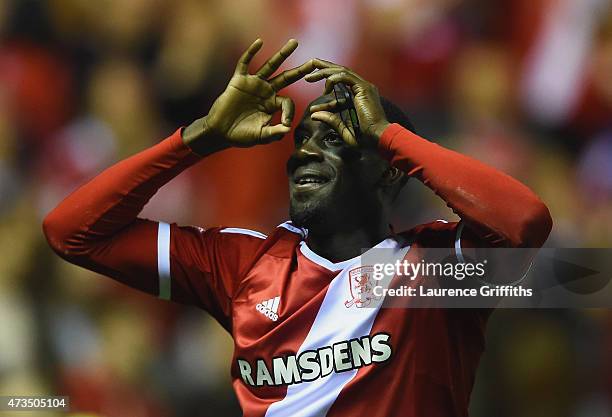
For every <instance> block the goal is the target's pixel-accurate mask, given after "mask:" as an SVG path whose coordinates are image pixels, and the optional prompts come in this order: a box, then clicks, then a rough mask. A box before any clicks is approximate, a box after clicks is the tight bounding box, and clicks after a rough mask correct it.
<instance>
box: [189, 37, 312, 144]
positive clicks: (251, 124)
mask: <svg viewBox="0 0 612 417" xmlns="http://www.w3.org/2000/svg"><path fill="white" fill-rule="evenodd" d="M262 45H263V41H262V40H261V39H257V40H256V41H255V42H253V43H252V44H251V46H249V48H248V49H247V50H246V51H245V52H244V53H243V54H242V56H241V57H240V59H239V60H238V64H237V65H236V69H235V71H234V75H233V76H232V78H231V79H230V82H229V84H228V86H227V88H226V89H225V91H224V92H223V93H222V94H221V95H220V96H219V97H218V98H217V100H215V102H214V104H213V105H212V107H211V109H210V111H209V113H208V115H207V116H205V117H203V118H201V119H198V120H196V121H195V122H194V123H192V124H191V125H190V126H189V127H188V128H187V129H186V130H185V132H184V133H183V140H184V142H185V143H186V144H187V145H188V146H190V147H191V148H192V149H193V150H194V151H196V152H197V153H199V154H201V155H207V154H209V153H211V152H214V151H217V150H220V149H223V148H226V147H230V146H235V147H250V146H254V145H259V144H264V143H270V142H273V141H276V140H280V139H282V137H283V136H284V135H285V134H286V133H288V132H289V130H291V122H292V120H293V116H294V112H295V106H294V104H293V101H291V99H290V98H288V97H283V96H279V95H277V93H278V91H279V90H281V89H283V88H285V87H287V86H288V85H290V84H292V83H294V82H296V81H297V80H299V79H300V78H302V77H304V76H305V75H306V74H308V73H310V72H312V71H313V70H314V69H315V67H314V61H313V60H311V61H308V62H306V63H304V64H302V65H300V66H299V67H296V68H293V69H290V70H287V71H284V72H282V73H280V74H278V75H276V76H274V77H272V78H270V77H271V76H272V74H274V72H275V71H276V70H277V69H278V68H279V67H280V66H281V65H282V63H283V62H284V61H285V60H286V59H287V57H289V55H291V53H293V51H295V49H296V48H297V46H298V43H297V41H296V40H295V39H290V40H289V41H288V42H287V43H286V44H285V45H284V46H283V47H282V48H281V49H280V50H279V51H278V52H277V53H276V54H274V55H273V56H272V57H271V58H270V59H268V60H267V61H266V62H265V63H264V64H263V65H262V66H261V67H260V68H259V69H258V70H257V71H256V72H255V74H249V64H250V63H251V61H252V59H253V57H254V56H255V54H257V52H258V51H259V50H260V49H261V47H262ZM277 111H281V123H280V124H276V125H271V121H272V117H273V114H274V113H276V112H277Z"/></svg>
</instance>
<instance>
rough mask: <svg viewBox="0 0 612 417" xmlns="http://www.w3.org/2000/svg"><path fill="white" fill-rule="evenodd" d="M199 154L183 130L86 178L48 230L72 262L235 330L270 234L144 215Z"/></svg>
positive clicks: (61, 206) (55, 213) (56, 247)
mask: <svg viewBox="0 0 612 417" xmlns="http://www.w3.org/2000/svg"><path fill="white" fill-rule="evenodd" d="M198 160H200V157H199V156H198V155H196V154H194V153H193V152H191V150H190V149H189V148H188V147H187V146H185V145H184V144H183V141H182V139H181V135H180V131H177V132H176V133H174V134H173V135H172V136H170V137H169V138H167V139H165V140H164V141H162V142H160V143H159V144H157V145H155V146H153V147H151V148H149V149H147V150H145V151H143V152H140V153H138V154H136V155H134V156H132V157H130V158H127V159H125V160H123V161H121V162H119V163H117V164H116V165H114V166H112V167H110V168H108V169H106V170H105V171H103V172H102V173H101V174H99V175H98V176H97V177H95V178H94V179H93V180H91V181H89V182H88V183H86V184H85V185H83V186H81V187H80V188H79V189H77V190H76V191H75V192H73V193H72V194H71V195H70V196H68V197H67V198H66V199H65V200H64V201H62V202H61V203H60V204H59V205H58V206H57V207H56V208H55V209H54V210H53V211H52V212H51V213H49V215H47V217H46V218H45V220H44V222H43V230H44V233H45V235H46V237H47V240H48V242H49V245H50V246H51V247H52V248H53V250H55V252H57V253H58V254H59V255H60V256H61V257H62V258H64V259H66V260H67V261H68V262H71V263H74V264H77V265H80V266H82V267H84V268H87V269H90V270H92V271H96V272H99V273H101V274H104V275H106V276H109V277H111V278H113V279H115V280H117V281H119V282H122V283H124V284H126V285H128V286H130V287H132V288H135V289H138V290H141V291H144V292H147V293H149V294H153V295H156V296H159V297H160V298H162V299H167V300H173V301H177V302H180V303H185V304H193V305H197V306H199V307H201V308H203V309H205V310H207V311H208V312H210V313H211V314H212V315H213V316H214V317H215V318H216V319H217V320H218V321H219V322H220V323H221V324H222V325H223V326H224V327H225V328H226V329H228V330H230V329H231V299H232V297H233V294H234V290H235V288H236V287H237V285H238V282H239V280H240V278H241V276H242V272H243V270H244V269H245V268H246V266H248V264H249V262H250V260H251V255H252V254H254V253H255V252H256V251H257V249H258V248H259V246H260V245H261V243H262V242H263V237H262V236H260V235H258V234H256V233H247V234H244V233H236V232H235V229H231V228H230V229H222V228H211V229H207V230H205V229H203V228H200V227H191V226H186V227H185V226H183V227H181V226H177V225H176V224H167V223H162V222H156V221H152V220H147V219H142V218H138V217H137V216H138V213H139V212H140V211H141V210H142V208H143V207H144V205H145V204H146V203H147V202H148V201H149V199H150V198H151V197H152V196H153V195H154V194H155V192H156V191H157V190H158V189H159V188H160V187H161V186H163V185H164V184H166V183H167V182H168V181H170V180H171V179H172V178H174V177H176V176H177V175H178V174H180V173H181V172H182V171H184V170H185V169H186V168H188V167H189V166H191V165H193V164H194V163H195V162H197V161H198ZM177 204H180V202H177Z"/></svg>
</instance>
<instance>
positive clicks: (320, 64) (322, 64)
mask: <svg viewBox="0 0 612 417" xmlns="http://www.w3.org/2000/svg"><path fill="white" fill-rule="evenodd" d="M314 66H315V68H318V69H323V68H344V67H343V66H342V65H339V64H336V63H334V62H331V61H326V60H324V59H321V58H315V59H314Z"/></svg>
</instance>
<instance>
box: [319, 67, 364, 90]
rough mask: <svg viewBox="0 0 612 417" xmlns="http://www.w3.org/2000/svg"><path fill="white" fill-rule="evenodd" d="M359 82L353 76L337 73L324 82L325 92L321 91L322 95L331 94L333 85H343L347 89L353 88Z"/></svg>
mask: <svg viewBox="0 0 612 417" xmlns="http://www.w3.org/2000/svg"><path fill="white" fill-rule="evenodd" d="M360 81H361V80H360V79H359V78H358V77H357V76H356V75H355V74H352V73H348V72H346V71H341V72H338V73H336V74H333V75H330V76H329V77H327V80H325V90H324V91H323V94H329V93H331V92H332V90H333V89H334V85H336V84H338V83H343V84H346V85H347V86H348V87H353V86H354V85H355V84H357V83H358V82H360Z"/></svg>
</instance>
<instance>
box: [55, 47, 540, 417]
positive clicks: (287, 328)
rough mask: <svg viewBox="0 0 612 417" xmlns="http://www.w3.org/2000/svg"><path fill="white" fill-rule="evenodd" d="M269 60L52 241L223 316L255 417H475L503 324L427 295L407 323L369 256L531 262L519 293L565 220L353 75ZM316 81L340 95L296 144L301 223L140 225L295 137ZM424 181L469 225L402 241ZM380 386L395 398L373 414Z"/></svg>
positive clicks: (291, 183) (116, 173) (290, 168)
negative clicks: (238, 153) (494, 327)
mask: <svg viewBox="0 0 612 417" xmlns="http://www.w3.org/2000/svg"><path fill="white" fill-rule="evenodd" d="M261 46H262V41H261V40H259V39H258V40H256V41H255V42H254V43H253V44H252V45H251V46H250V47H249V48H248V49H247V50H246V52H244V54H243V55H242V57H241V58H240V60H239V61H238V64H237V66H236V69H235V71H234V74H233V76H232V77H231V80H230V81H229V84H228V86H227V88H226V89H225V91H224V92H223V93H222V94H221V95H220V96H219V97H218V98H217V100H216V101H215V102H214V104H213V105H212V107H211V109H210V111H209V113H208V114H207V115H206V116H204V117H202V118H200V119H198V120H196V121H194V122H193V123H192V124H191V125H190V126H188V127H187V128H186V129H178V130H177V131H176V132H175V133H174V134H172V135H171V136H170V137H168V138H167V139H165V140H163V141H161V142H159V143H157V144H156V145H154V146H152V147H151V148H149V149H146V150H144V151H142V152H140V153H138V154H136V155H134V156H131V157H130V158H127V159H125V160H123V161H121V162H119V163H117V164H116V165H114V166H112V167H110V168H108V169H106V170H105V171H104V172H102V173H101V174H99V175H98V176H96V177H95V178H94V179H92V180H91V181H89V182H88V183H87V184H85V185H83V186H82V187H81V188H79V189H78V190H76V191H75V192H74V193H73V194H72V195H70V196H69V197H68V198H66V199H65V200H64V201H63V202H62V203H60V204H59V205H58V206H57V208H55V210H53V211H52V212H51V213H50V214H49V215H48V216H47V217H46V219H45V221H44V225H43V228H44V231H45V235H46V237H47V240H48V242H49V244H50V245H51V247H52V248H53V249H54V250H55V251H56V253H57V254H58V255H60V256H61V257H62V258H64V259H66V260H68V261H69V262H72V263H74V264H77V265H81V266H83V267H85V268H88V269H90V270H92V271H96V272H100V273H103V274H105V275H108V276H109V277H111V278H113V279H115V280H117V281H119V282H122V283H125V284H127V285H129V286H131V287H133V288H136V289H138V290H141V291H144V292H147V293H149V294H153V295H155V296H158V297H159V298H161V299H164V300H171V301H175V302H178V303H183V304H191V305H196V306H198V307H200V308H202V309H204V310H206V311H207V312H209V313H210V314H211V315H212V316H213V317H214V318H215V319H216V320H217V321H218V322H219V323H220V324H221V325H222V326H223V327H224V328H225V329H226V330H227V331H228V332H229V333H230V335H231V336H232V338H233V340H234V356H233V358H234V359H233V361H232V364H231V374H232V378H233V386H234V388H235V390H236V394H237V398H238V400H239V402H240V404H241V406H242V410H243V415H244V416H245V417H260V416H263V415H265V416H267V417H280V416H289V415H291V416H293V415H297V414H299V415H300V416H305V417H315V416H329V417H335V416H347V415H351V416H353V415H359V416H365V415H367V416H372V417H421V416H425V415H427V416H432V415H435V416H444V417H451V416H452V417H465V416H467V415H468V403H469V398H470V393H471V389H472V385H473V383H474V379H475V377H476V369H477V366H478V363H479V359H480V354H481V353H482V351H483V350H484V340H485V337H484V336H485V335H484V330H485V327H484V326H485V323H486V321H487V319H488V316H489V314H490V311H491V309H490V308H481V309H479V308H473V309H457V311H449V310H450V309H446V308H441V307H443V306H438V301H437V300H436V302H435V304H434V305H436V306H438V307H440V308H431V309H430V308H420V307H423V304H421V302H419V303H417V301H415V300H416V298H412V297H404V298H403V299H396V300H393V304H391V305H393V306H394V307H400V306H405V307H406V308H392V309H384V308H383V304H382V303H383V301H386V300H385V299H384V298H385V297H386V295H382V296H380V295H379V294H381V293H380V292H379V293H377V292H376V290H375V288H376V287H380V285H379V283H378V282H377V280H375V279H374V278H373V277H372V272H371V271H372V270H373V269H374V267H372V266H371V264H370V265H368V264H364V265H362V264H361V263H362V262H363V259H372V257H369V258H365V257H362V256H360V255H363V254H364V248H365V249H369V248H376V249H377V250H382V251H383V252H384V257H383V259H387V261H384V262H388V260H389V259H393V260H396V261H397V262H398V264H399V262H400V261H401V260H404V261H406V259H409V260H410V262H411V263H415V264H421V263H423V264H424V262H425V260H426V259H427V260H429V258H431V256H430V255H429V253H430V249H431V248H436V249H437V250H439V251H440V252H437V253H439V254H440V259H441V260H443V261H444V262H445V264H444V265H446V264H448V263H457V264H459V263H460V264H462V265H463V264H464V263H465V259H472V258H473V259H476V257H477V255H478V252H476V251H475V248H498V247H504V248H508V247H510V248H528V249H531V250H530V251H524V252H521V256H517V257H512V259H510V260H509V261H508V262H506V263H503V264H501V263H500V264H499V268H500V269H501V270H504V271H513V272H516V275H517V277H519V278H520V277H522V276H524V274H525V270H526V269H527V267H528V265H529V264H530V262H531V259H532V256H533V254H535V252H536V251H537V249H538V248H539V247H541V246H542V244H543V243H544V241H545V240H546V238H547V236H548V233H549V232H550V228H551V218H550V214H549V213H548V209H547V208H546V206H545V205H544V203H542V201H540V200H539V198H538V197H537V196H536V195H535V194H534V193H533V192H532V191H531V190H529V189H528V188H527V187H526V186H524V185H523V184H521V183H519V182H518V181H516V180H514V179H512V178H511V177H509V176H507V175H505V174H503V173H501V172H499V171H497V170H495V169H494V168H492V167H489V166H487V165H485V164H483V163H481V162H478V161H476V160H474V159H472V158H469V157H467V156H464V155H461V154H460V153H457V152H455V151H452V150H450V149H446V148H444V147H442V146H439V145H437V144H435V143H432V142H430V141H428V140H426V139H424V138H422V137H420V136H418V135H416V134H415V133H414V132H413V130H414V129H412V124H411V123H410V121H409V120H408V118H407V116H406V115H405V114H404V113H403V112H402V111H401V109H400V108H399V107H398V106H397V105H395V104H393V103H391V102H390V101H389V100H386V99H384V98H382V99H381V97H380V96H379V94H378V90H377V88H376V87H375V86H374V85H373V84H371V83H369V82H367V81H366V80H364V79H363V78H362V77H360V76H359V75H357V74H355V73H354V72H353V71H351V70H350V69H348V68H346V67H343V66H340V65H337V64H334V63H332V62H328V61H324V60H321V59H311V60H309V61H308V62H306V63H304V64H302V65H300V66H298V67H296V68H292V69H290V70H287V71H284V72H281V73H280V74H278V75H276V76H274V73H275V71H276V70H277V69H278V68H279V67H280V66H281V64H282V63H283V62H284V61H285V60H286V59H287V57H288V56H289V55H290V54H291V53H292V52H293V51H294V50H295V49H296V48H297V41H295V40H290V41H288V42H287V43H286V44H285V45H284V46H283V47H282V48H281V49H280V50H279V51H278V52H277V53H276V54H274V55H273V56H272V57H271V58H270V59H268V60H267V61H266V62H265V63H264V64H263V65H262V66H261V68H259V69H258V70H257V71H256V72H255V73H250V72H249V64H250V63H251V61H252V59H253V57H254V56H255V54H256V53H257V52H258V51H259V50H260V49H261ZM315 70H318V71H317V72H315V73H312V74H310V73H311V72H313V71H315ZM303 77H306V80H307V81H309V82H316V81H319V80H323V79H325V80H326V81H325V82H326V85H325V93H326V94H325V95H323V96H320V97H317V98H315V99H314V101H313V102H311V103H310V105H309V107H308V111H306V112H305V113H304V115H303V116H302V117H301V119H300V121H299V123H297V126H296V127H295V130H294V138H293V139H294V150H293V152H292V153H291V156H290V157H289V159H288V161H287V164H286V172H287V180H288V187H289V201H288V203H289V204H288V206H289V217H290V219H291V220H290V221H286V222H283V223H281V224H280V225H279V226H278V227H276V228H274V229H273V230H271V231H270V233H269V234H268V235H264V234H263V233H260V232H257V231H254V230H249V229H243V228H237V227H191V226H183V227H182V226H179V225H176V224H169V223H165V222H163V221H162V222H158V221H154V220H150V219H145V218H141V217H138V215H139V213H140V212H141V210H142V208H143V207H144V206H145V204H147V202H148V201H149V200H150V199H151V198H152V197H153V195H154V194H155V193H156V192H157V190H158V189H159V188H160V187H162V186H164V185H165V184H166V183H168V182H169V181H171V180H172V179H173V178H174V177H176V176H177V175H179V174H180V173H181V172H183V171H184V170H186V169H188V168H189V167H191V166H192V165H194V164H196V163H204V164H205V163H207V158H205V156H207V155H210V154H212V153H214V152H217V151H220V150H223V149H225V148H229V147H251V146H254V145H258V144H264V143H269V142H272V141H275V140H279V139H281V138H282V137H283V136H284V135H285V134H286V133H288V132H289V131H290V129H291V123H292V121H293V117H294V104H293V102H292V101H291V99H289V98H287V97H283V96H280V95H278V92H279V91H280V90H281V89H283V88H284V87H286V86H288V85H290V84H291V83H294V82H295V81H297V80H299V79H300V78H303ZM339 83H342V86H338V90H340V89H342V91H343V95H336V96H337V97H338V98H337V99H336V100H334V95H332V94H329V93H331V91H332V90H333V89H334V86H335V85H336V84H339ZM349 93H350V94H349ZM347 106H350V107H349V108H348V112H349V113H350V115H351V117H350V119H347V118H346V117H345V118H344V120H345V121H343V120H342V118H341V116H343V115H345V114H346V113H342V112H344V111H345V110H347ZM352 107H354V110H353V108H352ZM277 112H280V123H279V124H273V123H272V120H273V116H274V114H275V113H277ZM345 123H348V125H347V124H345ZM351 125H352V126H351ZM357 129H358V130H357ZM356 130H357V131H356ZM194 152H195V153H194ZM239 168H240V167H239V166H236V167H231V168H230V169H239ZM408 177H412V178H415V180H418V181H421V182H422V183H423V184H424V185H426V186H427V187H429V188H431V189H432V190H433V191H434V192H435V194H436V195H437V196H438V197H440V198H441V199H443V200H444V201H445V202H446V204H447V205H448V206H449V207H450V208H451V209H452V210H453V211H454V212H455V213H456V214H457V215H458V216H460V217H461V221H460V222H446V221H436V222H432V223H426V224H421V225H416V226H415V227H413V228H411V229H408V230H404V231H401V230H398V231H397V232H395V231H394V230H393V229H392V228H391V227H390V224H391V222H392V217H391V214H392V213H393V205H394V201H395V200H396V198H397V196H398V195H399V193H400V190H401V188H402V187H403V185H404V184H405V183H406V180H407V179H408ZM232 191H234V190H232ZM235 192H237V193H239V192H241V190H235ZM209 198H210V199H212V197H210V196H209ZM213 203H214V202H213ZM254 204H259V201H257V202H254ZM240 208H241V209H243V207H240ZM244 210H248V207H244ZM275 213H276V212H274V213H271V214H275ZM411 220H414V219H408V222H410V221H411ZM374 252H376V251H371V252H370V251H369V250H368V254H371V256H379V255H374ZM381 253H382V252H378V254H381ZM484 262H485V263H486V260H485V261H484ZM375 264H378V265H384V264H383V263H375ZM386 265H387V266H389V265H391V264H386ZM472 266H473V265H472ZM415 278H418V279H417V280H415V281H414V283H415V285H416V284H417V283H420V282H422V280H421V278H424V277H421V276H418V277H415ZM427 278H428V279H427V280H425V281H427V282H429V281H430V280H429V278H430V277H427ZM434 278H435V277H431V279H434ZM461 279H463V278H461ZM483 279H485V278H483ZM466 281H471V280H466ZM393 282H396V281H395V279H394V280H393ZM398 282H399V281H398ZM410 282H412V278H411V280H410ZM445 285H446V284H445ZM411 287H412V284H411ZM406 288H407V287H406ZM379 289H380V290H383V289H384V288H379ZM383 293H384V292H383ZM396 295H397V294H396ZM397 296H399V295H397ZM374 297H378V298H380V299H381V300H380V301H381V302H380V303H378V302H377V303H373V302H372V303H371V301H372V300H374V299H375V298H374ZM394 297H395V296H394ZM378 298H377V299H378ZM396 301H397V303H396ZM425 302H432V301H425ZM415 303H417V304H415ZM366 306H367V307H368V308H363V307H366ZM412 307H419V308H412ZM425 307H426V305H425ZM487 307H488V305H487ZM380 387H384V388H385V389H384V394H385V395H384V396H381V398H377V399H376V401H370V400H368V401H365V400H364V398H366V397H367V395H365V394H368V393H371V392H375V391H376V390H377V389H378V388H380Z"/></svg>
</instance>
